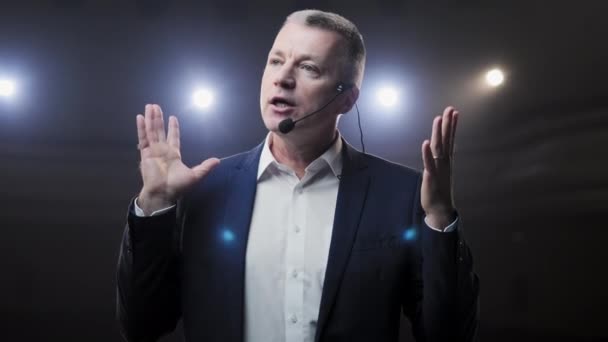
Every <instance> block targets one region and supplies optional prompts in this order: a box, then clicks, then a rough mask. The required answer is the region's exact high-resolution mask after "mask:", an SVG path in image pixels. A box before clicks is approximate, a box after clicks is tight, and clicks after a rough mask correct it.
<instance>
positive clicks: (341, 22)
mask: <svg viewBox="0 0 608 342" xmlns="http://www.w3.org/2000/svg"><path fill="white" fill-rule="evenodd" d="M364 63H365V48H364V45H363V40H362V38H361V35H360V34H359V32H358V30H357V28H356V27H355V26H354V25H353V24H352V23H351V22H350V21H348V20H346V19H345V18H343V17H341V16H338V15H336V14H332V13H326V12H321V11H316V10H307V11H300V12H295V13H293V14H292V15H290V16H289V17H288V18H287V20H286V22H285V24H284V26H283V27H282V28H281V30H280V31H279V33H278V35H277V37H276V39H275V41H274V44H273V46H272V49H271V50H270V53H269V57H268V61H267V64H266V68H265V70H264V75H263V77H262V85H261V94H260V106H261V112H262V119H263V120H264V124H265V125H266V127H267V128H268V130H269V133H268V135H267V137H266V139H265V141H264V142H263V143H262V144H260V145H259V146H257V147H255V148H254V149H253V150H251V151H249V152H245V153H241V154H238V155H235V156H232V157H228V158H225V159H223V160H222V161H221V163H220V161H219V160H218V159H216V158H210V159H207V160H205V161H204V162H203V163H201V164H200V165H197V166H195V167H193V168H189V167H187V166H186V165H184V164H183V163H182V161H181V157H180V137H179V125H178V121H177V119H176V118H175V117H170V118H169V124H168V133H167V134H165V129H164V123H163V116H162V112H161V109H160V107H159V106H157V105H147V106H146V111H145V116H142V115H138V116H137V129H138V136H139V149H140V152H141V172H142V178H143V188H142V190H141V192H140V193H139V196H138V197H137V198H136V199H135V200H134V201H133V203H132V205H131V207H130V209H129V215H128V222H127V227H126V229H125V234H124V237H123V242H122V246H121V254H120V258H119V267H118V304H117V310H118V317H119V320H120V323H121V328H122V332H123V335H124V336H125V337H126V339H127V340H129V341H152V340H156V339H157V338H158V337H159V336H161V335H163V334H166V333H168V332H170V331H172V330H174V329H175V326H176V323H177V321H178V320H179V319H180V318H181V319H183V325H184V333H185V338H186V341H205V342H207V341H223V342H224V341H246V342H262V341H264V342H267V341H277V342H278V341H290V342H291V341H294V342H295V341H298V342H300V341H397V339H398V335H399V320H400V314H401V312H403V313H404V314H405V315H406V316H407V317H408V318H409V319H410V320H411V322H412V327H413V333H414V336H415V337H416V338H417V340H418V341H470V340H472V339H473V338H474V335H475V331H476V326H477V296H478V279H477V276H476V275H475V274H474V273H473V272H472V260H471V255H470V253H469V249H468V247H467V246H466V244H465V243H464V240H463V237H462V234H461V228H459V227H458V225H459V223H458V218H457V214H456V210H455V208H454V204H453V200H452V186H451V183H452V180H451V161H452V155H453V146H454V143H453V141H454V136H455V130H456V122H457V118H458V112H457V111H455V110H454V109H453V108H451V107H448V108H447V109H446V110H445V112H444V114H443V115H442V116H440V117H437V118H436V119H435V120H434V122H433V129H432V136H431V139H430V141H425V142H424V143H423V144H422V156H423V160H424V172H423V174H422V175H421V174H420V173H418V172H416V171H414V170H412V169H409V168H406V167H403V166H400V165H397V164H393V163H390V162H387V161H385V160H382V159H380V158H377V157H374V156H370V155H367V154H363V153H360V152H359V151H356V150H355V149H354V148H352V147H351V146H350V145H348V144H347V143H346V142H345V141H344V140H343V139H342V137H341V136H340V133H339V132H338V130H337V129H336V125H337V121H338V117H339V115H340V113H346V112H348V111H349V110H350V109H351V107H352V106H353V105H354V103H355V101H356V100H357V98H358V96H359V89H360V86H361V81H362V77H363V69H364ZM321 108H322V110H320V111H319V112H318V113H317V114H315V115H314V116H311V117H310V118H307V119H306V120H304V121H301V122H298V124H297V126H296V127H295V128H293V130H292V131H290V132H288V133H282V132H281V131H280V130H279V128H278V127H279V125H280V123H281V122H283V121H284V120H286V119H292V120H297V119H299V118H302V117H304V116H306V115H307V114H309V113H313V112H315V111H317V110H319V109H321ZM176 204H177V205H176Z"/></svg>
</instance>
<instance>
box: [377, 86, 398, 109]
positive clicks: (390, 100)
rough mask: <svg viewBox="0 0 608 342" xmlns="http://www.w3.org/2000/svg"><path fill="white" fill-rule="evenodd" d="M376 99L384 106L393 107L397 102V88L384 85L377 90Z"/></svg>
mask: <svg viewBox="0 0 608 342" xmlns="http://www.w3.org/2000/svg"><path fill="white" fill-rule="evenodd" d="M377 96H378V101H380V104H382V105H383V106H384V107H393V106H394V105H396V104H397V96H398V94H397V90H395V89H394V88H389V87H384V88H381V89H379V90H378V93H377Z"/></svg>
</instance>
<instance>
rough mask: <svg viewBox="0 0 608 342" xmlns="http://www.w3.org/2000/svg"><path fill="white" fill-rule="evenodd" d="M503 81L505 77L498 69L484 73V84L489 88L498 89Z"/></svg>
mask: <svg viewBox="0 0 608 342" xmlns="http://www.w3.org/2000/svg"><path fill="white" fill-rule="evenodd" d="M504 80H505V75H504V74H503V72H502V71H501V70H500V69H492V70H490V71H488V72H487V73H486V82H487V83H488V85H490V86H491V87H498V86H499V85H501V84H502V83H503V82H504Z"/></svg>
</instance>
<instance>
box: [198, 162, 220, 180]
mask: <svg viewBox="0 0 608 342" xmlns="http://www.w3.org/2000/svg"><path fill="white" fill-rule="evenodd" d="M219 164H220V160H219V159H217V158H209V159H207V160H205V161H204V162H202V163H200V164H198V165H197V166H195V167H193V168H192V171H194V175H195V176H196V178H197V179H199V180H200V179H201V178H203V177H205V176H206V175H207V174H208V173H209V172H211V170H213V169H214V168H215V167H216V166H218V165H219Z"/></svg>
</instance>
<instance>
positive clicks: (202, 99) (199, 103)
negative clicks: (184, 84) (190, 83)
mask: <svg viewBox="0 0 608 342" xmlns="http://www.w3.org/2000/svg"><path fill="white" fill-rule="evenodd" d="M192 101H193V102H194V105H195V106H196V107H198V108H200V109H207V108H209V107H211V105H212V104H213V93H212V92H211V91H210V90H208V89H198V90H197V91H195V92H194V95H193V96H192Z"/></svg>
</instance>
